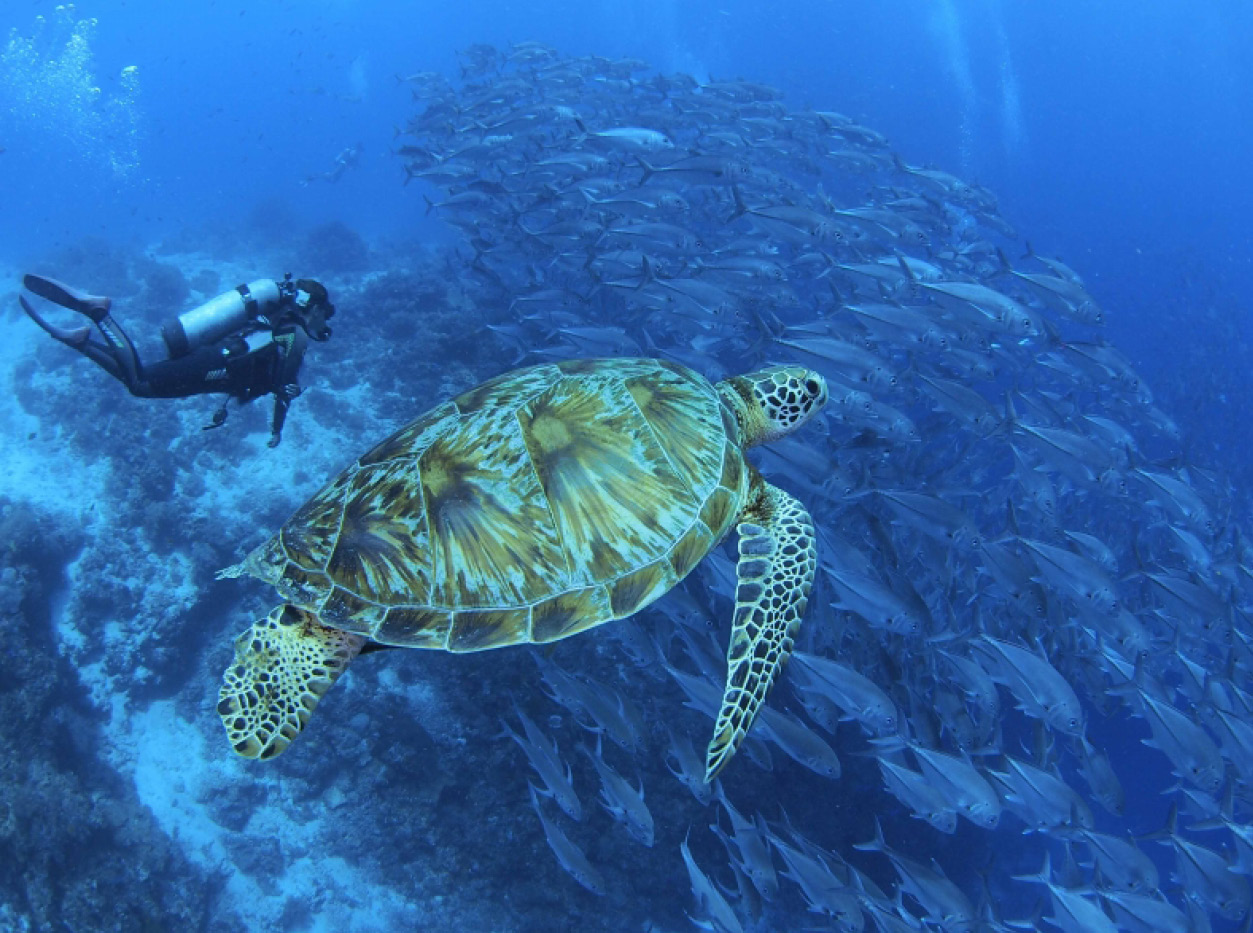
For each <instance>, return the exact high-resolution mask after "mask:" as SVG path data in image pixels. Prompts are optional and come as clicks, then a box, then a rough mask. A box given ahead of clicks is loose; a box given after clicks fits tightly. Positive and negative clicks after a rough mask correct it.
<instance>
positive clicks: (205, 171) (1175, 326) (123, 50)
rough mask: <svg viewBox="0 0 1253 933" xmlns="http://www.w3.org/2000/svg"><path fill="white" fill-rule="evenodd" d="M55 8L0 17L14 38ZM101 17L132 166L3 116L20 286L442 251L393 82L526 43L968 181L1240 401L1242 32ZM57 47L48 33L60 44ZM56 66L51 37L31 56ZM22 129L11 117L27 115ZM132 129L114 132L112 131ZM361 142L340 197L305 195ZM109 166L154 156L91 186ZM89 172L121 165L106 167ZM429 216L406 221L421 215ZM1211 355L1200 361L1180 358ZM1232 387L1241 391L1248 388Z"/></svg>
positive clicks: (78, 14)
mask: <svg viewBox="0 0 1253 933" xmlns="http://www.w3.org/2000/svg"><path fill="white" fill-rule="evenodd" d="M56 9H57V8H56V7H54V6H53V5H52V4H47V3H29V4H27V3H12V4H6V5H5V8H4V10H3V11H0V28H2V29H3V31H4V32H8V31H9V30H10V29H11V30H13V31H14V33H13V34H14V35H15V36H17V37H23V36H30V35H31V34H32V33H33V32H34V28H35V22H34V21H35V18H36V17H37V16H44V17H45V18H46V19H47V20H48V21H49V22H50V23H55V22H56V20H57V19H58V15H59V14H57V13H56V12H55V10H56ZM71 18H72V19H75V20H82V19H86V18H95V19H96V20H97V21H98V23H97V25H96V27H95V29H94V30H93V37H92V39H91V42H90V51H91V58H90V61H89V62H88V63H87V65H86V66H85V69H84V70H85V74H84V75H83V76H82V77H83V80H84V81H85V82H86V83H88V84H90V85H93V86H98V87H99V88H100V91H101V94H102V95H103V97H104V98H106V99H108V98H110V97H114V98H116V97H119V96H120V93H121V92H120V88H119V73H120V71H121V69H123V68H125V67H127V66H130V65H134V66H137V67H138V76H139V92H138V97H137V99H136V101H135V103H134V105H133V107H134V121H133V123H132V124H130V126H133V130H130V129H127V130H126V132H134V133H135V134H136V135H135V139H134V141H133V142H132V141H130V140H119V139H113V140H109V139H95V140H91V141H89V142H87V143H86V144H84V142H83V140H81V139H78V140H76V139H75V138H74V133H73V126H72V124H73V123H74V121H75V118H76V115H75V114H74V113H73V112H70V113H67V112H66V111H67V110H72V108H71V107H70V105H67V104H65V103H54V104H51V105H50V106H48V107H45V108H42V109H41V110H38V111H36V112H25V113H23V112H22V110H23V108H22V105H21V103H20V102H17V103H15V102H13V101H12V100H3V101H0V146H3V147H4V148H5V149H6V152H5V153H4V155H3V157H0V198H2V199H3V203H4V221H5V222H4V224H3V226H2V227H0V252H2V254H3V255H7V256H11V257H13V258H14V259H15V260H16V261H18V262H19V263H20V262H22V261H26V260H28V259H30V258H32V257H34V256H37V255H39V251H40V250H43V249H46V248H48V247H50V246H53V245H56V244H61V243H66V242H69V241H71V240H72V239H73V238H74V237H76V236H79V235H81V234H83V233H85V232H93V233H103V234H106V235H107V236H109V237H110V238H119V239H126V238H133V239H138V240H145V241H148V240H152V239H154V238H161V237H164V236H168V235H170V233H171V231H175V230H180V229H184V228H190V229H193V230H194V229H195V228H196V227H198V226H201V225H206V224H217V225H223V226H228V227H229V225H231V224H232V223H233V222H235V221H237V220H238V218H240V217H241V216H244V215H246V214H247V213H248V212H249V211H251V210H252V209H254V208H255V207H256V206H257V205H258V204H268V205H273V204H275V203H281V204H283V205H284V206H285V207H286V208H288V209H289V210H290V211H291V213H292V214H293V216H294V217H295V218H296V219H298V220H300V221H303V222H306V223H316V222H320V221H323V220H327V219H341V220H344V221H345V222H347V223H349V224H350V225H352V226H353V227H354V228H356V229H358V230H360V231H362V232H363V233H365V234H367V235H412V234H414V233H415V232H418V233H420V232H422V231H424V230H427V229H428V228H427V227H426V226H425V225H424V224H423V221H422V220H421V219H420V218H419V215H420V214H421V211H419V210H417V206H418V204H419V203H420V199H419V198H418V196H417V192H416V191H405V192H400V193H398V192H397V190H396V186H395V181H396V178H397V177H398V175H399V173H400V168H399V167H398V165H397V162H396V159H395V157H394V156H392V155H391V154H390V153H389V147H390V145H391V142H392V133H393V128H394V127H395V126H396V125H398V124H400V123H402V122H403V121H404V119H405V118H406V116H407V115H408V113H409V112H410V110H411V108H410V106H409V105H410V101H409V99H408V94H407V91H406V89H404V88H402V87H399V86H398V85H397V84H396V82H395V80H394V77H393V76H394V75H396V74H402V75H403V74H409V73H411V72H413V71H419V70H430V71H439V72H445V73H455V72H456V69H457V67H458V63H457V58H456V54H455V53H456V50H458V49H460V48H463V47H465V46H467V45H469V44H471V43H473V42H485V43H489V44H496V45H504V44H508V43H509V42H514V41H519V40H522V39H531V40H536V41H541V42H545V43H548V44H550V45H553V46H554V47H557V48H559V49H561V50H562V51H563V52H565V53H567V54H572V55H573V54H585V53H594V54H599V55H604V56H608V57H614V56H634V57H638V58H641V59H643V60H645V61H647V62H650V63H651V64H652V65H653V66H654V67H656V68H658V69H659V70H662V71H671V70H679V71H687V72H690V73H692V74H694V75H696V76H697V77H701V78H704V77H711V76H712V77H714V78H718V77H732V76H737V77H744V78H748V79H752V80H756V81H761V82H764V83H768V84H773V85H775V86H777V87H779V88H781V89H782V90H784V91H785V92H786V93H787V95H788V100H789V102H790V103H792V104H793V105H795V106H814V107H816V108H820V109H821V108H828V109H837V110H840V111H842V112H844V113H847V114H849V115H851V116H853V117H854V118H856V119H859V120H861V121H863V122H864V123H866V124H867V125H869V126H872V127H875V128H876V129H878V130H879V131H880V132H883V133H885V134H886V135H887V136H888V137H889V139H890V140H891V141H892V144H893V146H894V147H895V148H896V149H898V150H899V151H900V152H901V153H902V155H904V156H905V157H906V158H907V159H909V160H912V161H914V162H917V163H920V164H929V165H935V166H937V167H942V168H944V169H946V170H949V171H953V172H955V173H956V174H959V175H961V176H962V177H966V178H969V179H972V180H977V181H979V182H981V183H983V184H985V185H987V186H988V187H990V188H991V189H992V190H993V191H995V192H996V194H997V195H998V197H999V199H1000V203H1001V206H1002V210H1003V213H1004V215H1005V216H1006V217H1007V218H1008V219H1010V220H1011V222H1013V223H1014V224H1016V225H1017V226H1018V227H1019V228H1020V229H1021V230H1022V231H1024V232H1025V234H1026V236H1027V237H1028V238H1030V239H1031V240H1033V241H1034V243H1035V244H1036V245H1037V246H1038V247H1039V248H1042V249H1047V250H1049V251H1050V252H1051V254H1053V255H1057V256H1060V257H1062V258H1064V259H1066V260H1067V261H1069V262H1070V263H1071V264H1072V265H1074V266H1076V267H1077V268H1078V269H1080V270H1081V272H1082V273H1083V274H1084V275H1085V276H1086V278H1087V280H1088V281H1089V283H1090V284H1091V285H1092V287H1093V288H1094V290H1095V293H1096V297H1097V298H1098V299H1099V300H1100V301H1102V302H1103V303H1104V304H1105V305H1107V306H1108V307H1109V308H1110V309H1111V311H1112V312H1113V313H1111V315H1110V318H1111V324H1110V328H1109V332H1110V334H1111V336H1112V337H1113V338H1114V339H1115V342H1116V343H1117V344H1118V345H1119V346H1121V347H1123V348H1124V349H1125V350H1126V351H1127V352H1129V353H1131V355H1132V358H1133V360H1134V361H1135V362H1136V363H1138V364H1140V365H1142V366H1144V367H1146V375H1147V376H1148V378H1149V379H1150V382H1151V383H1152V384H1153V385H1155V386H1156V387H1157V389H1158V391H1159V392H1164V393H1168V394H1169V397H1171V398H1172V399H1176V400H1177V401H1178V402H1179V403H1180V404H1189V402H1190V399H1191V396H1192V395H1193V394H1194V391H1195V390H1194V389H1191V388H1190V386H1195V384H1196V379H1197V372H1196V367H1198V366H1203V367H1205V366H1212V367H1214V368H1216V369H1217V370H1218V371H1220V372H1222V373H1224V374H1230V375H1231V376H1233V377H1238V375H1239V373H1240V372H1241V371H1242V367H1241V356H1240V354H1239V349H1241V346H1237V345H1235V343H1234V342H1233V341H1232V340H1231V339H1226V338H1224V339H1222V340H1220V341H1215V342H1209V341H1207V340H1206V335H1205V334H1204V333H1199V334H1198V333H1196V330H1195V329H1196V328H1197V326H1198V325H1197V320H1198V317H1200V318H1201V319H1206V320H1208V319H1210V317H1211V316H1212V317H1216V318H1218V319H1220V320H1222V321H1224V322H1226V325H1227V326H1230V327H1233V328H1234V329H1235V333H1236V334H1237V335H1238V336H1239V337H1240V338H1241V340H1243V339H1244V338H1246V337H1247V330H1246V328H1245V327H1244V323H1243V322H1244V318H1245V316H1246V315H1244V314H1243V313H1242V305H1241V301H1242V299H1243V298H1244V297H1246V287H1245V283H1246V282H1247V280H1248V277H1249V275H1250V273H1251V272H1253V237H1251V235H1250V232H1249V224H1248V218H1249V217H1250V216H1251V215H1253V184H1250V183H1249V180H1248V174H1247V169H1248V166H1249V165H1250V164H1253V158H1251V157H1253V94H1250V93H1249V89H1250V88H1253V63H1251V62H1250V60H1249V56H1248V55H1247V48H1248V41H1249V40H1250V39H1253V11H1251V10H1250V9H1249V8H1248V7H1247V5H1245V4H1241V3H1239V2H1236V0H1227V2H1205V3H1197V4H1186V5H1184V4H1175V3H1167V2H1152V3H1141V2H1135V0H1120V2H1111V3H1103V4H1099V5H1094V4H1089V3H1084V2H1082V0H1069V2H1059V3H1050V4H1047V5H1044V4H1030V3H1009V2H996V0H979V2H974V0H970V2H962V0H939V2H929V0H913V2H908V0H888V2H885V3H873V4H872V3H838V4H837V3H824V2H797V3H788V4H753V3H735V2H730V0H727V2H715V3H707V2H703V0H697V2H691V3H660V2H659V3H648V4H635V3H625V2H624V3H609V2H571V3H541V4H533V3H528V4H513V3H485V2H477V0H476V2H470V3H466V4H459V5H458V7H457V12H456V13H450V12H448V11H442V10H440V9H437V8H433V7H425V6H424V7H420V8H415V7H412V6H409V5H406V4H400V3H394V4H393V3H385V2H315V3H296V2H274V3H267V4H264V5H248V4H238V3H218V2H213V3H205V4H194V5H191V6H189V7H186V8H184V7H182V6H173V5H166V4H159V3H145V2H137V0H131V2H128V3H125V4H114V3H101V4H92V3H85V4H78V5H77V6H76V7H74V12H73V14H72V17H71ZM49 32H55V30H49ZM39 52H40V54H42V55H44V56H56V55H57V52H58V42H56V41H53V39H52V37H51V36H49V37H48V39H47V40H46V41H45V42H44V43H43V45H42V47H41V48H40V49H39ZM14 108H16V109H17V113H16V114H15V113H14V112H13V109H14ZM115 132H122V131H115ZM357 142H361V143H362V144H363V145H364V156H363V160H362V164H361V168H360V170H359V171H358V172H357V173H356V174H355V177H354V178H353V179H352V184H351V185H342V186H326V185H322V186H316V187H312V188H308V189H303V190H302V189H301V188H300V187H299V186H298V184H297V182H298V181H299V179H301V178H304V177H305V176H306V175H308V174H310V173H311V172H316V171H323V170H324V166H328V165H329V163H330V161H331V160H332V159H333V158H334V156H335V154H336V153H338V152H339V151H341V150H342V149H344V148H345V147H347V146H351V145H353V144H355V143H357ZM110 146H112V147H114V148H115V149H119V150H128V149H129V148H130V147H131V146H133V147H134V148H133V151H134V152H135V153H136V154H137V159H136V161H137V163H138V164H137V165H136V167H135V168H134V169H133V170H132V171H130V172H128V173H127V175H126V176H125V177H124V178H119V177H117V176H116V175H115V174H114V173H113V172H110V171H107V170H105V171H102V166H101V162H102V161H103V160H104V159H105V158H107V157H108V153H107V150H108V149H109V147H110ZM100 149H104V150H106V152H101V151H100ZM415 202H416V203H415ZM1182 335H1186V336H1187V337H1188V339H1189V341H1192V342H1195V343H1196V344H1199V345H1201V346H1204V347H1205V354H1204V355H1200V356H1195V355H1189V354H1188V353H1187V352H1186V351H1185V350H1181V348H1180V347H1179V343H1180V340H1179V337H1180V336H1182ZM1234 381H1237V382H1238V381H1240V380H1238V379H1235V380H1234ZM1205 384H1206V386H1207V388H1206V390H1205V391H1204V392H1203V393H1201V394H1202V395H1203V397H1204V398H1205V399H1206V401H1207V402H1208V403H1209V404H1207V405H1203V406H1197V405H1196V404H1195V402H1194V401H1192V402H1191V404H1192V410H1191V411H1190V414H1191V415H1194V416H1195V417H1196V418H1198V419H1200V424H1199V425H1198V427H1199V426H1200V425H1204V426H1205V427H1206V428H1207V430H1206V431H1205V432H1204V433H1203V434H1202V435H1201V436H1199V437H1198V440H1197V442H1198V443H1201V444H1203V445H1204V446H1205V447H1206V448H1207V449H1210V450H1213V449H1215V448H1221V449H1222V450H1223V451H1224V452H1225V453H1224V459H1225V461H1226V462H1225V463H1224V465H1225V466H1227V467H1228V468H1237V469H1238V468H1239V466H1240V462H1241V460H1242V459H1243V458H1242V456H1241V454H1242V453H1243V451H1241V450H1240V449H1239V448H1238V447H1237V448H1236V449H1233V448H1232V444H1233V443H1234V439H1232V438H1224V437H1222V436H1221V435H1222V434H1224V433H1226V432H1228V431H1230V430H1232V429H1235V428H1237V427H1238V426H1239V425H1241V424H1243V423H1246V422H1247V420H1248V418H1247V415H1248V413H1249V410H1250V409H1249V404H1248V400H1247V394H1246V392H1245V391H1244V390H1243V388H1242V386H1240V385H1238V384H1233V385H1228V386H1225V387H1224V388H1225V391H1224V392H1222V393H1221V395H1222V396H1223V397H1221V398H1220V397H1216V396H1217V395H1218V394H1219V393H1216V392H1214V391H1212V386H1210V383H1209V382H1208V381H1207V382H1206V383H1205Z"/></svg>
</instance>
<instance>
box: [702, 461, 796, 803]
mask: <svg viewBox="0 0 1253 933" xmlns="http://www.w3.org/2000/svg"><path fill="white" fill-rule="evenodd" d="M754 483H755V485H756V488H755V489H754V490H753V491H752V492H751V493H750V494H749V505H748V507H747V508H745V509H744V512H743V514H742V515H741V516H740V524H739V525H738V526H737V527H736V531H737V532H738V533H739V536H740V541H739V551H740V559H739V563H738V564H737V565H736V568H735V570H736V576H737V577H738V579H739V586H738V588H737V589H736V593H735V618H734V620H733V622H732V625H731V641H730V643H729V644H728V645H727V685H726V689H725V691H724V693H723V695H722V708H721V709H720V710H719V711H718V719H717V722H716V723H715V725H714V734H713V738H712V739H710V741H709V750H708V752H707V753H706V757H705V781H706V782H707V783H708V782H710V781H712V780H713V779H714V777H715V776H716V775H717V773H718V772H719V771H720V770H722V767H723V765H725V764H726V763H727V762H728V761H729V760H730V758H731V756H732V755H734V754H735V750H736V749H737V748H739V746H740V743H741V742H743V741H744V736H746V735H747V734H748V730H749V729H750V728H751V727H752V725H753V720H754V719H755V718H756V717H757V711H758V710H759V709H761V704H762V703H763V702H765V699H766V694H767V693H768V692H769V690H770V686H771V684H773V683H774V679H775V677H776V676H777V675H778V673H779V671H780V670H782V668H783V664H784V662H786V661H787V659H788V657H789V656H790V655H791V653H792V641H793V639H794V637H795V635H796V629H797V627H798V626H799V625H800V621H801V616H803V615H804V614H805V607H806V605H807V604H808V602H809V590H810V587H812V586H813V582H814V572H815V571H816V570H817V567H818V557H817V553H816V552H815V550H814V526H813V522H812V520H811V519H810V517H809V513H808V512H806V511H805V507H804V506H802V505H801V504H800V503H799V502H797V501H796V500H795V499H794V498H792V497H791V496H790V495H788V494H787V493H786V492H784V491H783V490H782V489H778V488H776V487H774V486H771V485H770V484H769V483H767V482H765V481H764V480H762V479H761V477H755V479H754Z"/></svg>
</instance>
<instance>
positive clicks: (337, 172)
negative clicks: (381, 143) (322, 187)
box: [300, 143, 361, 188]
mask: <svg viewBox="0 0 1253 933" xmlns="http://www.w3.org/2000/svg"><path fill="white" fill-rule="evenodd" d="M360 159H361V143H357V145H355V146H349V147H348V148H347V149H345V150H343V151H342V152H341V153H340V154H339V155H337V156H336V157H335V161H334V163H333V167H332V168H331V169H330V170H329V171H326V172H315V173H314V174H312V175H310V176H309V177H308V178H306V179H305V180H304V181H302V182H301V183H300V186H301V187H302V188H305V187H308V185H309V183H310V182H313V181H318V180H319V179H321V180H322V181H329V182H330V183H331V184H335V182H337V181H339V180H340V178H342V177H343V175H344V172H346V171H348V170H349V169H350V168H356V166H357V162H358V161H360Z"/></svg>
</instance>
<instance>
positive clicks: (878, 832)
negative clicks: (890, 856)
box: [853, 816, 889, 855]
mask: <svg viewBox="0 0 1253 933" xmlns="http://www.w3.org/2000/svg"><path fill="white" fill-rule="evenodd" d="M853 848H854V849H858V850H860V851H862V852H882V853H884V854H885V855H886V854H887V853H888V851H889V850H888V843H887V840H886V839H884V838H883V827H882V826H881V825H880V823H879V818H878V817H877V816H876V817H875V818H874V838H873V839H872V840H870V841H869V842H858V843H854V844H853Z"/></svg>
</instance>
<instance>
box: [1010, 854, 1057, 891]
mask: <svg viewBox="0 0 1253 933" xmlns="http://www.w3.org/2000/svg"><path fill="white" fill-rule="evenodd" d="M1011 877H1012V878H1013V879H1014V880H1015V881H1036V882H1039V883H1040V884H1049V883H1051V882H1052V880H1053V861H1052V858H1051V857H1050V856H1049V852H1048V850H1047V849H1046V850H1045V852H1044V865H1043V867H1041V868H1040V870H1039V871H1038V872H1036V873H1035V874H1033V875H1030V874H1028V875H1012V876H1011Z"/></svg>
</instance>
